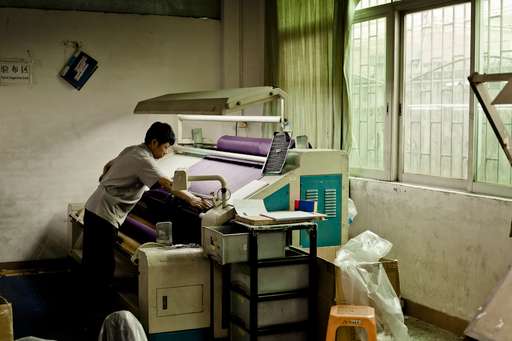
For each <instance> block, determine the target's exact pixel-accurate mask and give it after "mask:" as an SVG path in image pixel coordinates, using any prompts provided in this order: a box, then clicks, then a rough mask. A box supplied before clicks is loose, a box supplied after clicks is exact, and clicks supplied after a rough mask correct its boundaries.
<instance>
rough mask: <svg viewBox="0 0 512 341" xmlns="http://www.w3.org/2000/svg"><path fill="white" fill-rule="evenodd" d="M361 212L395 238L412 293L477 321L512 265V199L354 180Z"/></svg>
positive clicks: (406, 288)
mask: <svg viewBox="0 0 512 341" xmlns="http://www.w3.org/2000/svg"><path fill="white" fill-rule="evenodd" d="M350 195H351V197H352V199H353V200H354V202H355V204H356V206H357V210H358V216H357V217H356V219H355V221H354V223H353V225H352V226H351V229H350V236H351V237H353V236H355V235H357V234H359V233H361V232H363V231H365V230H367V229H369V230H372V231H374V232H376V233H377V234H379V235H380V236H382V237H384V238H386V239H388V240H389V241H391V242H392V243H393V248H392V250H391V253H390V256H391V257H393V258H397V259H398V260H399V271H400V284H401V289H402V290H401V291H402V294H403V296H404V297H405V298H407V299H409V300H411V301H413V302H416V303H419V304H422V305H424V306H427V307H430V308H433V309H435V310H438V311H441V312H444V313H446V314H448V315H451V316H455V317H459V318H462V319H464V320H471V319H472V318H473V316H474V314H475V312H476V310H477V308H478V307H479V306H481V305H482V304H483V303H484V302H485V300H486V297H487V295H488V294H489V293H490V292H491V290H492V289H493V288H494V287H495V285H496V284H497V283H498V281H500V280H501V279H502V278H503V277H504V276H505V274H506V272H507V269H508V267H509V266H510V265H512V238H509V233H510V229H511V228H512V226H511V224H512V200H506V199H499V198H493V197H485V196H479V195H471V194H466V193H457V192H452V191H446V190H437V189H428V188H424V187H420V186H412V185H405V184H399V183H390V182H381V181H373V180H365V179H350Z"/></svg>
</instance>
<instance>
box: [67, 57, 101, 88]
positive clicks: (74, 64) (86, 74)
mask: <svg viewBox="0 0 512 341" xmlns="http://www.w3.org/2000/svg"><path fill="white" fill-rule="evenodd" d="M96 69H98V62H97V61H96V59H94V58H92V57H91V56H89V55H88V54H87V53H85V52H83V51H81V50H78V51H76V52H75V53H74V54H73V55H72V56H71V58H69V60H68V62H67V63H66V65H64V68H63V69H62V71H61V73H60V76H61V77H62V78H63V79H64V80H66V81H67V82H68V83H69V84H71V85H72V86H73V87H74V88H75V89H77V90H80V89H81V88H82V87H83V86H84V85H85V83H86V82H87V81H88V80H89V78H91V76H92V74H93V73H94V71H96Z"/></svg>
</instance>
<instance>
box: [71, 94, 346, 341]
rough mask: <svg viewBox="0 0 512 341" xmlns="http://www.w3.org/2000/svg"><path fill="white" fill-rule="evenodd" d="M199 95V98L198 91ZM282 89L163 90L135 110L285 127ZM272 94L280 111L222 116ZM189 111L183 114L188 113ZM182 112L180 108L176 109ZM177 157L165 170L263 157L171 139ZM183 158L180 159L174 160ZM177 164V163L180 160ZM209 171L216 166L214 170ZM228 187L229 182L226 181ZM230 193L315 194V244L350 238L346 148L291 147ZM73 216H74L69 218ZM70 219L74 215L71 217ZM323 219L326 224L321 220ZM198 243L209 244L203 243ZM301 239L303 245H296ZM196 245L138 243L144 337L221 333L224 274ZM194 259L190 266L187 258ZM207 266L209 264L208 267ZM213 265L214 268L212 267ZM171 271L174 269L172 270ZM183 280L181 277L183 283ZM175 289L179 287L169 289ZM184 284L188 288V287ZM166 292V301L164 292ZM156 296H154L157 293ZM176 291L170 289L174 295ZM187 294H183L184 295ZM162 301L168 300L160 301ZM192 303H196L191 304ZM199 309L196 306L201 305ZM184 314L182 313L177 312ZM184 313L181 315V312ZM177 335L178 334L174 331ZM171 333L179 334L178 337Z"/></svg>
mask: <svg viewBox="0 0 512 341" xmlns="http://www.w3.org/2000/svg"><path fill="white" fill-rule="evenodd" d="M201 96H203V98H202V97H201ZM285 97H286V93H284V92H283V91H282V90H280V89H277V88H272V87H257V88H245V89H232V90H221V91H217V92H199V93H186V94H174V95H164V96H160V97H156V98H154V99H150V100H146V101H142V102H139V103H138V104H137V107H136V109H135V112H136V113H149V112H151V113H164V114H176V113H177V114H180V115H178V120H179V122H181V121H198V122H204V121H207V122H214V121H217V122H218V121H223V122H226V121H228V122H237V121H238V122H240V121H244V122H261V123H277V122H280V123H281V127H282V128H283V127H284V125H285V122H286V119H285V118H284V114H283V113H284V110H283V106H284V98H285ZM275 99H277V100H278V103H279V107H280V109H279V112H280V116H278V117H275V116H222V114H225V113H232V112H234V111H240V110H241V109H243V108H245V107H248V106H251V105H254V104H261V103H265V102H269V101H271V100H275ZM204 112H206V113H210V114H212V113H213V114H220V116H212V115H198V114H200V113H204ZM190 113H192V114H195V115H188V114H190ZM182 114H186V115H182ZM180 126H181V124H179V126H178V142H179V143H185V144H188V143H191V141H190V140H188V139H184V138H183V136H182V134H183V131H182V128H180ZM174 149H175V152H176V155H175V156H174V158H177V161H173V163H172V164H166V165H164V167H166V168H165V169H166V170H167V169H169V174H172V173H174V171H175V169H176V168H178V167H183V163H185V164H186V165H191V164H193V163H195V162H199V160H201V159H202V158H203V157H204V156H205V155H211V154H216V155H219V156H222V157H227V158H229V159H236V160H241V161H250V162H252V163H261V165H263V163H264V162H265V160H266V158H265V157H260V156H254V155H246V154H238V153H229V152H218V151H217V152H215V151H212V150H209V149H202V148H194V147H189V146H176V147H175V148H174ZM180 158H181V159H180ZM180 163H181V164H180ZM212 171H214V170H212ZM228 187H229V185H228ZM235 198H253V199H264V201H265V204H266V206H267V208H268V209H269V210H277V209H280V210H282V209H284V210H288V209H291V208H293V207H294V200H295V199H315V200H317V201H318V203H319V211H320V212H321V213H323V212H326V213H327V218H328V219H327V220H326V221H325V222H322V223H321V224H320V225H319V228H318V240H319V246H327V245H331V246H334V245H340V244H341V243H342V242H345V241H346V240H347V239H348V216H347V212H348V210H347V208H348V155H347V153H346V152H342V151H339V150H326V149H291V150H290V151H289V153H288V156H287V159H286V163H285V166H284V169H283V171H282V174H279V175H262V177H261V178H260V179H258V180H257V181H253V182H251V183H248V184H246V185H245V186H243V187H241V188H239V189H238V190H237V191H235V192H233V193H232V195H231V200H233V199H235ZM76 208H77V207H76V206H72V207H71V206H70V209H71V211H73V210H76ZM233 217H234V209H233V208H232V207H231V206H227V207H225V208H223V207H221V206H217V207H215V208H213V209H211V210H209V211H208V212H206V213H204V214H203V216H202V219H201V225H202V227H203V228H204V227H206V226H220V225H223V224H225V223H226V222H228V221H229V220H230V219H232V218H233ZM75 220H76V219H75ZM75 222H76V221H75ZM322 224H324V226H322ZM71 225H72V226H71V227H70V241H69V243H70V245H71V249H72V251H71V252H72V254H74V255H75V256H76V257H75V258H79V254H80V252H79V250H78V249H79V247H80V246H79V244H80V233H79V232H77V226H75V225H77V224H75V223H72V224H71ZM323 231H333V232H329V233H326V234H325V237H324V240H323V241H322V233H324V232H323ZM122 240H123V242H122V243H121V247H122V248H124V249H125V251H126V250H128V251H129V252H130V250H131V251H132V252H133V250H134V249H135V248H137V244H136V243H135V244H134V243H133V241H130V240H129V238H124V239H122ZM204 244H205V242H204V241H203V247H207V245H204ZM293 244H294V245H300V244H301V236H300V234H299V233H298V232H297V233H294V235H293ZM302 246H307V245H302ZM196 252H197V251H192V252H191V253H190V254H189V255H188V256H187V255H184V254H183V253H180V254H179V257H178V255H177V254H175V253H172V252H170V251H166V250H165V249H141V250H140V255H139V265H138V269H139V295H138V301H139V302H138V303H139V314H140V315H139V317H140V319H141V321H142V322H143V324H144V327H145V328H146V330H147V331H148V333H149V334H150V339H151V338H153V339H154V340H156V339H161V338H160V337H163V336H162V335H164V334H157V333H165V334H166V337H165V340H173V338H172V337H173V335H178V334H174V333H176V332H177V331H183V332H185V331H188V332H190V333H196V334H197V332H198V331H199V330H201V329H202V328H205V326H208V325H210V326H211V327H213V330H214V335H215V337H223V336H226V332H227V331H226V329H224V328H223V326H222V324H221V320H222V318H221V301H222V300H221V298H220V296H221V292H222V290H221V283H222V276H221V272H220V271H219V266H218V265H214V263H213V262H212V263H210V262H209V260H208V259H207V258H206V256H204V258H203V259H202V260H201V259H199V258H197V257H196V256H197V255H196ZM179 262H183V264H184V265H186V264H188V266H189V267H190V266H192V267H193V269H194V270H197V271H188V274H187V276H186V277H184V278H179V277H180V276H176V272H175V271H176V269H177V268H179V269H184V268H183V267H181V266H180V265H179ZM191 264H192V265H191ZM211 267H213V268H211ZM212 269H213V271H212ZM210 273H211V275H212V276H214V284H215V287H214V288H211V290H212V291H211V292H212V293H213V300H214V311H213V314H214V316H213V319H214V321H213V323H211V324H210V319H207V322H208V323H206V322H205V321H206V320H205V316H207V314H210V311H209V308H208V307H206V306H207V305H208V306H209V302H207V301H205V300H206V298H207V297H208V300H209V296H208V295H207V294H206V292H205V290H206V288H208V290H210V287H209V285H210ZM170 274H173V275H172V276H171V275H170ZM183 279H186V281H185V282H184V281H183ZM173 288H176V290H177V291H174V292H172V291H173V290H174V289H173ZM187 288H188V289H187ZM198 288H201V290H202V293H203V294H202V301H201V302H202V304H203V306H202V308H201V309H199V308H198V304H199V303H198V302H199V300H197V297H196V296H194V295H193V293H194V292H195V293H199V291H200V290H199V289H198ZM162 293H167V301H165V299H163V296H166V295H164V294H162ZM158 295H160V296H158ZM173 295H174V296H173ZM176 295H181V297H189V298H190V299H191V303H190V306H191V307H195V308H194V309H195V313H190V311H188V310H186V309H185V310H183V309H184V308H183V306H186V305H187V304H188V303H187V302H182V304H180V305H179V306H176V305H175V306H174V308H175V310H174V313H169V311H168V312H164V313H162V312H163V310H165V309H163V306H160V305H163V304H169V301H168V299H169V297H176ZM187 295H188V296H187ZM165 302H167V303H165ZM196 308H197V309H196ZM199 310H200V311H199ZM180 313H183V314H180ZM181 315H182V316H181ZM179 335H181V336H183V334H179ZM176 337H177V336H176Z"/></svg>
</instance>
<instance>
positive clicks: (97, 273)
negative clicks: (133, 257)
mask: <svg viewBox="0 0 512 341" xmlns="http://www.w3.org/2000/svg"><path fill="white" fill-rule="evenodd" d="M116 238H117V228H116V227H115V226H113V225H112V224H111V223H109V222H108V221H106V220H105V219H103V218H101V217H99V216H97V215H96V214H94V213H92V212H90V211H88V210H85V214H84V235H83V248H82V250H83V254H82V256H83V257H82V262H83V267H84V273H85V282H86V283H84V284H87V285H90V286H91V287H92V288H99V289H103V288H106V287H107V286H108V285H109V284H111V283H112V279H113V277H114V270H115V264H116V263H115V258H114V246H115V242H116Z"/></svg>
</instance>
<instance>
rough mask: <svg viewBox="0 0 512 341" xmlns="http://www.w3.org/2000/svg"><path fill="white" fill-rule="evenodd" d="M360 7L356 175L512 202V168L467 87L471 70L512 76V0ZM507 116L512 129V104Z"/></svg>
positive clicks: (353, 60) (372, 0) (354, 56)
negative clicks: (506, 197)
mask: <svg viewBox="0 0 512 341" xmlns="http://www.w3.org/2000/svg"><path fill="white" fill-rule="evenodd" d="M356 9H357V10H356V14H355V21H354V24H353V26H352V32H351V47H350V64H349V70H348V71H349V72H348V74H349V82H350V85H349V89H350V99H351V100H350V110H351V115H352V121H351V122H352V146H353V147H352V150H351V153H350V168H351V174H352V175H356V176H368V177H374V178H379V179H384V180H399V181H405V182H412V183H421V184H427V185H429V184H430V185H434V186H443V187H449V188H459V189H463V190H466V189H467V190H470V191H473V192H482V193H487V194H497V195H503V196H512V169H511V168H512V167H511V166H510V164H509V162H508V159H507V158H506V156H505V155H504V153H503V151H502V150H501V148H500V146H499V144H498V142H497V139H496V137H495V135H494V132H493V131H492V128H491V127H490V125H489V124H488V122H487V119H486V117H485V115H484V114H483V112H482V111H481V110H480V107H479V104H478V101H474V100H473V94H472V92H471V91H470V88H469V83H468V81H467V77H468V76H469V75H470V73H471V72H472V71H478V72H480V73H504V72H512V0H476V1H473V2H471V1H466V2H464V1H453V2H436V1H431V2H430V1H429V2H427V1H420V0H402V1H391V0H366V1H361V2H360V3H359V5H358V7H357V8H356ZM475 18H479V19H478V21H477V22H475ZM390 23H391V26H390ZM472 25H474V28H475V29H474V30H472ZM473 34H474V35H475V36H472V35H473ZM477 38H478V39H477ZM473 42H474V44H473ZM397 47H398V48H397ZM502 86H503V84H499V83H498V84H491V85H490V90H491V93H497V92H498V91H499V90H500V89H501V88H502ZM499 112H500V115H501V117H502V119H503V122H504V124H505V126H506V128H507V129H509V131H511V130H512V108H511V107H508V108H505V109H500V110H499ZM473 117H474V118H473Z"/></svg>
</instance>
